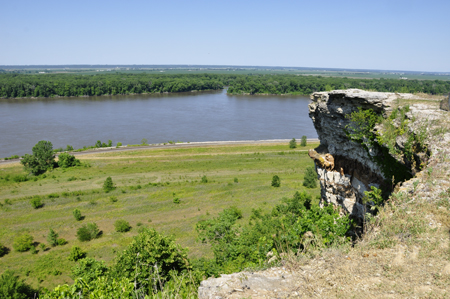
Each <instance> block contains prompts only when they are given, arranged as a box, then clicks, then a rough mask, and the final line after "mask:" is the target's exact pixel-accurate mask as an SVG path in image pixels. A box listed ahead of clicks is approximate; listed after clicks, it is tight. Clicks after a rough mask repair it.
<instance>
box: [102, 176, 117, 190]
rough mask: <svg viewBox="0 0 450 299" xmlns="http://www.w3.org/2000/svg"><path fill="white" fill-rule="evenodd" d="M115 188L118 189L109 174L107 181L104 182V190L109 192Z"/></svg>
mask: <svg viewBox="0 0 450 299" xmlns="http://www.w3.org/2000/svg"><path fill="white" fill-rule="evenodd" d="M114 189H116V187H114V183H113V181H112V179H111V177H110V176H109V177H107V178H106V180H105V182H104V183H103V190H104V191H105V192H106V193H108V192H109V191H112V190H114Z"/></svg>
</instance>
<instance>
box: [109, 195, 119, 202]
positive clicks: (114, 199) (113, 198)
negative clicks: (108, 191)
mask: <svg viewBox="0 0 450 299" xmlns="http://www.w3.org/2000/svg"><path fill="white" fill-rule="evenodd" d="M109 201H110V202H112V203H114V202H117V201H118V199H117V196H110V197H109Z"/></svg>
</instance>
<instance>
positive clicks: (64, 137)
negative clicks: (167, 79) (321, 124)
mask: <svg viewBox="0 0 450 299" xmlns="http://www.w3.org/2000/svg"><path fill="white" fill-rule="evenodd" d="M309 102H310V100H309V98H308V97H305V96H229V95H227V94H226V90H220V91H211V92H198V93H197V92H195V93H193V92H189V93H176V94H158V95H125V96H100V97H87V98H58V99H38V100H32V99H6V100H0V157H9V156H11V155H16V154H17V155H23V154H25V153H31V148H32V147H33V146H34V145H35V144H36V143H37V142H38V141H39V140H48V141H51V142H52V143H53V148H59V147H64V148H65V147H66V145H68V144H70V145H72V146H73V147H74V148H82V147H83V146H89V145H94V144H95V143H96V141H97V140H101V141H102V142H105V143H107V142H108V139H111V140H112V141H113V145H116V143H117V142H122V143H123V145H126V144H138V143H141V140H142V139H143V138H145V139H147V140H148V143H162V142H167V141H169V140H173V141H184V142H187V141H189V142H193V141H227V140H262V139H291V138H297V139H300V137H301V136H302V135H306V136H307V137H308V138H317V134H316V131H315V129H314V127H313V124H312V121H311V119H310V118H309V117H308V103H309Z"/></svg>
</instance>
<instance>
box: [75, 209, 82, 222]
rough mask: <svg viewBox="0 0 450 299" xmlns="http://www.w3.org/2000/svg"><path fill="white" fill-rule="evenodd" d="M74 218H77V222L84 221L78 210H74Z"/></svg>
mask: <svg viewBox="0 0 450 299" xmlns="http://www.w3.org/2000/svg"><path fill="white" fill-rule="evenodd" d="M72 213H73V217H75V220H76V221H80V220H83V216H81V211H80V210H78V209H75V210H73V212H72Z"/></svg>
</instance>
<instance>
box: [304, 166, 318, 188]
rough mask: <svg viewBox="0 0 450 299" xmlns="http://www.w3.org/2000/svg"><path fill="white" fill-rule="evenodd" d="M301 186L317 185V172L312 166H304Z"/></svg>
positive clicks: (311, 186) (313, 186)
mask: <svg viewBox="0 0 450 299" xmlns="http://www.w3.org/2000/svg"><path fill="white" fill-rule="evenodd" d="M303 186H305V187H306V188H316V187H317V173H316V170H315V169H314V167H307V168H306V172H305V177H304V179H303Z"/></svg>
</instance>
